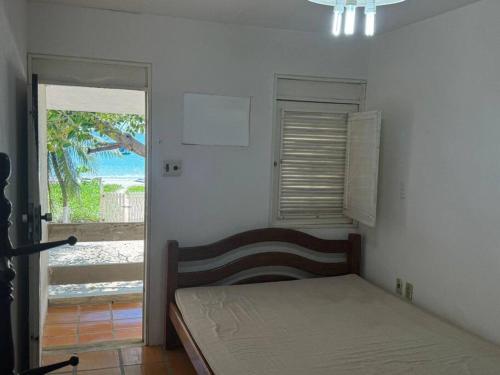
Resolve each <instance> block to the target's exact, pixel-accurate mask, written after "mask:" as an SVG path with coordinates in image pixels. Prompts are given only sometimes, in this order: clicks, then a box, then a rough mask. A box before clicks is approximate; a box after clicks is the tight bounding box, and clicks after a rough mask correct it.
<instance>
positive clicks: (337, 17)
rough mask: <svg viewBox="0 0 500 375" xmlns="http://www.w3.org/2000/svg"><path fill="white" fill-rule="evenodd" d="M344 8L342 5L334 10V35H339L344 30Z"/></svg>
mask: <svg viewBox="0 0 500 375" xmlns="http://www.w3.org/2000/svg"><path fill="white" fill-rule="evenodd" d="M343 13H344V9H342V8H340V7H335V8H334V10H333V24H332V34H333V35H334V36H339V35H340V33H341V32H342V14H343Z"/></svg>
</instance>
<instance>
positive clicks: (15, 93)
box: [0, 0, 27, 367]
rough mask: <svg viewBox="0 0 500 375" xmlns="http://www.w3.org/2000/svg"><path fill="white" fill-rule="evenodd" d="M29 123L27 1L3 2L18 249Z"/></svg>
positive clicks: (0, 124) (4, 82)
mask: <svg viewBox="0 0 500 375" xmlns="http://www.w3.org/2000/svg"><path fill="white" fill-rule="evenodd" d="M25 121H26V1H25V0H0V152H5V153H7V154H8V155H9V156H10V157H11V160H12V169H13V173H12V176H11V179H10V186H9V187H8V188H7V195H8V198H9V199H10V200H11V201H12V203H13V205H14V212H13V216H12V221H13V226H12V228H11V232H10V237H11V240H12V242H13V244H14V246H16V245H18V244H19V243H20V242H21V224H20V212H21V206H22V204H23V202H22V191H23V190H22V189H21V186H23V184H22V181H21V179H22V178H23V176H22V175H21V173H20V171H21V166H22V162H23V160H22V156H21V155H22V139H23V138H22V137H23V130H22V129H23V126H24V124H25ZM25 267H26V263H25V262H22V261H19V262H16V269H17V271H18V273H17V281H16V294H15V303H14V305H13V309H12V315H13V319H14V324H13V325H14V333H15V336H17V340H16V352H17V353H16V354H17V363H18V365H19V367H23V365H25V364H26V362H25V361H26V355H27V347H26V344H27V342H26V339H27V331H26V329H27V326H26V324H25V323H27V319H26V315H25V311H26V304H25V303H26V297H27V295H26V283H25V282H24V281H23V279H25V278H26V272H25ZM21 359H22V360H23V361H24V363H21V362H20V361H21Z"/></svg>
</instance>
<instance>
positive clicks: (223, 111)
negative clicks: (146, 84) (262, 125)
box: [182, 94, 250, 146]
mask: <svg viewBox="0 0 500 375" xmlns="http://www.w3.org/2000/svg"><path fill="white" fill-rule="evenodd" d="M249 142H250V98H241V97H231V96H218V95H205V94H184V128H183V137H182V143H183V144H188V145H207V146H248V145H249Z"/></svg>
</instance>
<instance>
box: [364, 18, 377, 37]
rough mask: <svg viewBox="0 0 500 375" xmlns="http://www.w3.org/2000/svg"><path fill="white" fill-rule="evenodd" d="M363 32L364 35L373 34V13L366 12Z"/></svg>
mask: <svg viewBox="0 0 500 375" xmlns="http://www.w3.org/2000/svg"><path fill="white" fill-rule="evenodd" d="M365 34H366V36H374V35H375V13H366V24H365Z"/></svg>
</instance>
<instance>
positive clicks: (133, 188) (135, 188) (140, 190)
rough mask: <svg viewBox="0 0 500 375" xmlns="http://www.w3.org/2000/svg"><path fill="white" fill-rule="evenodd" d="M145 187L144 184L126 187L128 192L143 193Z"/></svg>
mask: <svg viewBox="0 0 500 375" xmlns="http://www.w3.org/2000/svg"><path fill="white" fill-rule="evenodd" d="M144 191H145V189H144V186H140V185H138V186H129V187H128V189H127V192H128V193H144Z"/></svg>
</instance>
